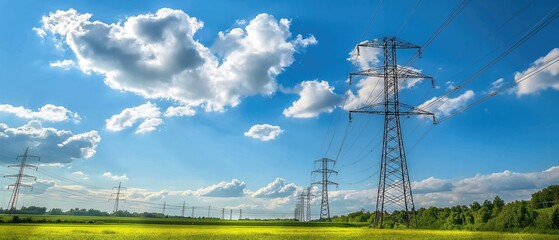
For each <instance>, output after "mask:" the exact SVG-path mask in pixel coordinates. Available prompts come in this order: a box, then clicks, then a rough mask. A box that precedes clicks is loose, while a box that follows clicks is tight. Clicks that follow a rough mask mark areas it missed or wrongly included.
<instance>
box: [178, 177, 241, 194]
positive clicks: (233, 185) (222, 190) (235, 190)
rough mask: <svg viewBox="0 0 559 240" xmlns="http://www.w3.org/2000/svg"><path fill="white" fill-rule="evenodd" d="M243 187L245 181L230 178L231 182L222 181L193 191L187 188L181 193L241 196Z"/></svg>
mask: <svg viewBox="0 0 559 240" xmlns="http://www.w3.org/2000/svg"><path fill="white" fill-rule="evenodd" d="M245 189H246V183H245V182H242V181H239V180H238V179H232V180H231V182H225V181H222V182H219V183H217V184H214V185H211V186H208V187H205V188H200V189H198V190H195V191H191V190H187V191H185V192H184V193H183V195H191V196H200V197H242V196H244V195H245Z"/></svg>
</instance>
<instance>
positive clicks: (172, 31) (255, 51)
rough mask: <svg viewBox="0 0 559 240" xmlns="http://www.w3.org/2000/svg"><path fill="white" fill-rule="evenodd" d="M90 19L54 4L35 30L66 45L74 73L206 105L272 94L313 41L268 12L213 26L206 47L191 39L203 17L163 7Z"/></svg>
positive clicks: (155, 96) (113, 85) (184, 102)
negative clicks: (109, 19)
mask: <svg viewBox="0 0 559 240" xmlns="http://www.w3.org/2000/svg"><path fill="white" fill-rule="evenodd" d="M91 17H92V15H91V14H89V13H85V14H81V13H78V12H77V11H76V10H74V9H69V10H66V11H62V10H58V11H56V12H53V13H50V14H49V15H48V16H43V18H42V20H41V23H42V26H41V27H39V28H35V31H36V32H37V34H38V35H39V36H41V37H46V36H47V35H49V36H52V37H53V38H54V40H55V41H56V42H58V43H60V44H62V45H64V46H67V47H69V48H70V49H71V51H72V52H73V53H74V54H75V57H76V59H77V64H78V66H79V69H80V70H81V71H83V72H84V73H92V72H93V73H97V74H101V75H103V76H104V77H105V84H106V85H108V86H109V87H111V88H113V89H116V90H121V91H127V92H133V93H136V94H139V95H141V96H143V97H145V98H148V99H170V100H174V101H177V102H179V103H180V104H181V105H184V106H190V107H203V108H205V110H206V111H222V110H224V109H225V108H226V107H231V106H233V107H234V106H236V105H238V104H239V103H240V101H241V99H242V98H243V97H244V96H250V95H256V94H264V95H269V94H272V93H274V92H275V91H276V90H277V82H276V76H277V75H279V74H280V73H282V72H283V71H284V69H285V68H286V67H288V66H290V65H291V64H292V63H293V61H294V57H293V55H294V54H295V52H296V51H297V50H298V49H300V48H305V47H307V46H308V45H312V44H316V43H317V40H316V39H315V38H314V37H313V36H310V37H308V38H303V37H302V36H301V35H297V36H296V38H295V39H292V37H291V32H290V30H289V25H290V21H289V20H287V19H280V20H279V21H278V20H276V19H275V18H274V17H273V16H271V15H268V14H259V15H258V16H256V17H255V18H254V19H252V20H251V21H250V22H248V24H247V25H246V26H245V27H243V28H241V27H238V28H233V29H231V30H229V31H227V32H220V33H219V34H218V37H217V40H216V41H215V43H214V46H213V47H212V48H211V49H210V48H208V47H206V46H204V45H202V44H201V43H200V42H199V41H197V40H196V39H195V38H194V35H195V33H196V32H197V31H198V30H199V29H201V28H202V27H203V25H204V23H203V22H202V21H200V20H198V19H196V18H194V17H191V16H189V15H187V14H186V13H184V12H183V11H180V10H173V9H168V8H163V9H160V10H158V11H157V12H156V13H149V14H145V15H138V16H132V17H129V18H127V19H126V20H124V21H123V22H122V23H120V22H119V23H111V24H108V23H103V22H100V21H91V20H90V18H91ZM192 110H194V109H192ZM183 112H184V111H183ZM170 114H172V113H170ZM176 115H178V114H176ZM183 115H193V114H183Z"/></svg>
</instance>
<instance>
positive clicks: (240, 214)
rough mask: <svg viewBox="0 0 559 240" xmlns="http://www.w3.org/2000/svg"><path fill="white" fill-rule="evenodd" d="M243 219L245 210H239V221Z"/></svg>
mask: <svg viewBox="0 0 559 240" xmlns="http://www.w3.org/2000/svg"><path fill="white" fill-rule="evenodd" d="M241 219H243V209H239V220H241Z"/></svg>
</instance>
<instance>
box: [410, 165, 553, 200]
mask: <svg viewBox="0 0 559 240" xmlns="http://www.w3.org/2000/svg"><path fill="white" fill-rule="evenodd" d="M557 181H559V167H557V166H555V167H551V168H549V169H547V170H544V171H541V172H528V173H516V172H512V171H508V170H506V171H503V172H500V173H491V174H487V175H476V176H474V177H469V178H463V179H457V180H441V179H435V178H430V179H427V180H424V181H421V182H418V183H413V186H414V187H415V186H421V188H420V189H423V190H427V189H431V191H419V192H418V194H416V195H414V196H415V198H416V199H418V203H419V204H420V206H429V205H437V206H448V205H455V204H469V203H471V202H473V201H478V202H480V201H483V200H485V199H493V198H494V197H495V195H499V196H500V197H501V198H502V199H504V200H506V201H513V200H520V199H524V200H527V199H530V196H531V194H532V193H534V192H535V191H538V190H540V189H542V188H545V187H547V186H549V185H551V184H555V183H557ZM487 183H491V184H487ZM449 184H450V188H449Z"/></svg>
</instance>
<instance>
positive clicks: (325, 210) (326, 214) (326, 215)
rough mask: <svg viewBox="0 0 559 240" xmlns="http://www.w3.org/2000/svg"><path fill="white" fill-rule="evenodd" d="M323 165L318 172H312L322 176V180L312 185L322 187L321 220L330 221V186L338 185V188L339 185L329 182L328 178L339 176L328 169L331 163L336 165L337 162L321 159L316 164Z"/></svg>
mask: <svg viewBox="0 0 559 240" xmlns="http://www.w3.org/2000/svg"><path fill="white" fill-rule="evenodd" d="M317 162H319V163H321V167H320V168H319V169H317V170H314V171H312V173H313V174H314V173H320V174H322V180H321V181H318V182H313V183H312V185H322V201H321V203H320V219H321V220H323V219H327V220H328V221H329V220H330V206H329V205H328V185H336V186H338V183H335V182H332V181H330V180H328V177H329V176H330V175H331V174H332V173H334V174H336V175H337V174H338V172H337V171H334V170H332V169H330V168H328V165H329V164H330V163H332V164H334V163H336V161H335V160H332V159H329V158H321V159H318V160H316V161H315V163H317Z"/></svg>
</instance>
